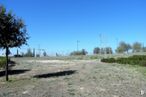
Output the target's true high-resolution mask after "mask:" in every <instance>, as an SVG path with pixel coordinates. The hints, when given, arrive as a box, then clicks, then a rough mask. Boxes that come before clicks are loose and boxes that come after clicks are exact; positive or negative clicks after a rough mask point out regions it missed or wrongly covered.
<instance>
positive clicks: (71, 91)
mask: <svg viewBox="0 0 146 97" xmlns="http://www.w3.org/2000/svg"><path fill="white" fill-rule="evenodd" d="M68 92H69V94H70V95H72V96H74V95H75V89H72V88H71V89H68Z"/></svg>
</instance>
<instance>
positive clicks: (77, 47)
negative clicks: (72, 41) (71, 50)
mask: <svg viewBox="0 0 146 97" xmlns="http://www.w3.org/2000/svg"><path fill="white" fill-rule="evenodd" d="M79 42H80V41H79V40H77V51H79Z"/></svg>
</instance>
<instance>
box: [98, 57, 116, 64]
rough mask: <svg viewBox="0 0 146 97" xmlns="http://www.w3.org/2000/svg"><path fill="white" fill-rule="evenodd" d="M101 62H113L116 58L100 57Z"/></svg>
mask: <svg viewBox="0 0 146 97" xmlns="http://www.w3.org/2000/svg"><path fill="white" fill-rule="evenodd" d="M101 62H105V63H115V62H116V60H115V59H114V58H104V59H101Z"/></svg>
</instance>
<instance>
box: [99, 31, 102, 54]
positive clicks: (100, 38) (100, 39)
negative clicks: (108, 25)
mask: <svg viewBox="0 0 146 97" xmlns="http://www.w3.org/2000/svg"><path fill="white" fill-rule="evenodd" d="M99 41H100V54H102V34H101V33H99Z"/></svg>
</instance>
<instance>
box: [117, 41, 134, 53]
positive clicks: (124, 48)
mask: <svg viewBox="0 0 146 97" xmlns="http://www.w3.org/2000/svg"><path fill="white" fill-rule="evenodd" d="M131 48H132V47H131V45H130V44H128V43H125V42H123V41H122V42H120V43H119V46H118V47H117V49H116V52H117V53H124V52H127V53H128V52H129V50H130V49H131Z"/></svg>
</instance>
